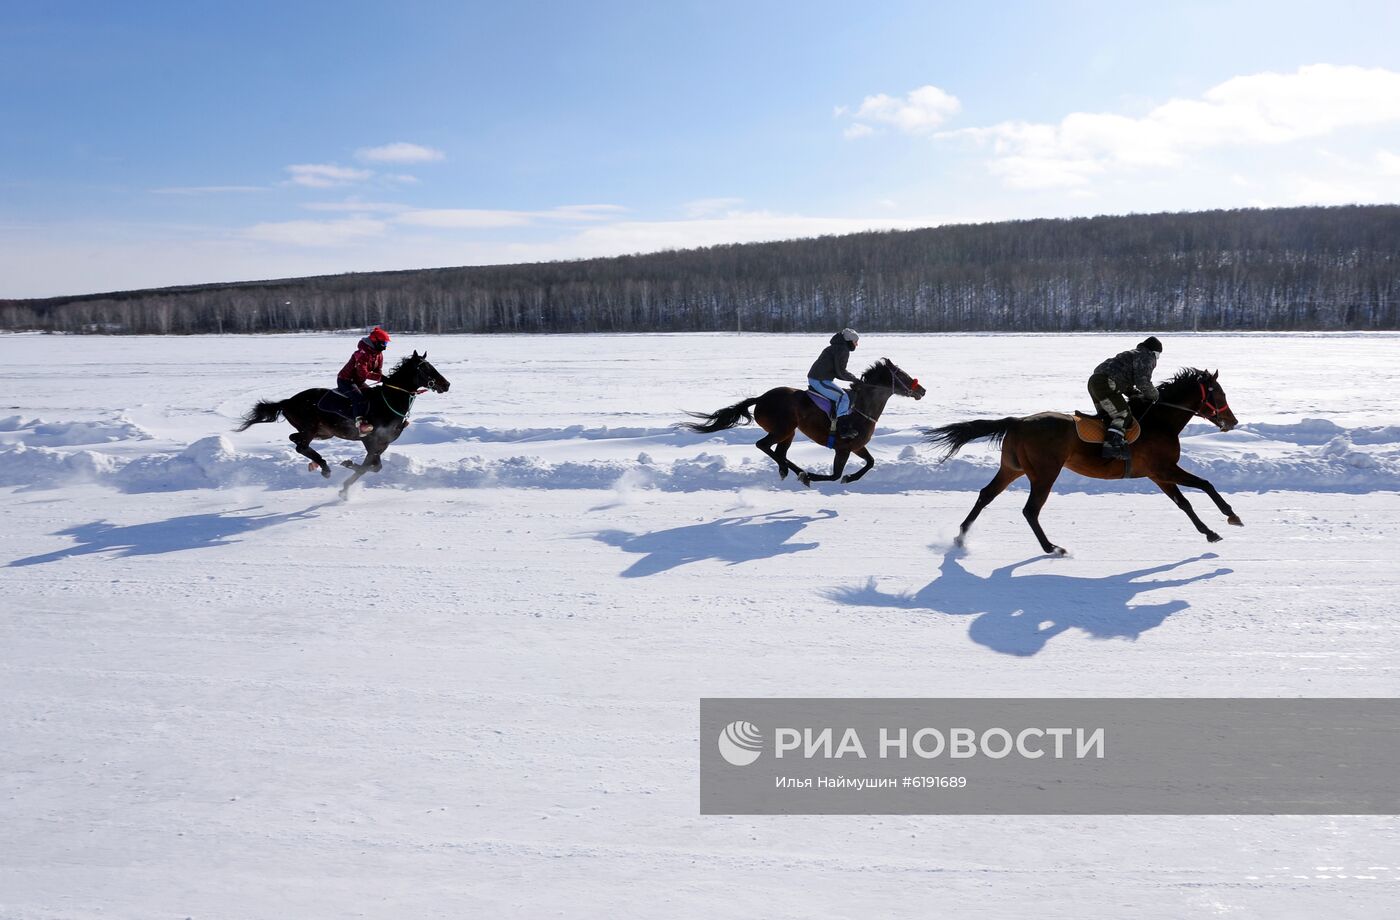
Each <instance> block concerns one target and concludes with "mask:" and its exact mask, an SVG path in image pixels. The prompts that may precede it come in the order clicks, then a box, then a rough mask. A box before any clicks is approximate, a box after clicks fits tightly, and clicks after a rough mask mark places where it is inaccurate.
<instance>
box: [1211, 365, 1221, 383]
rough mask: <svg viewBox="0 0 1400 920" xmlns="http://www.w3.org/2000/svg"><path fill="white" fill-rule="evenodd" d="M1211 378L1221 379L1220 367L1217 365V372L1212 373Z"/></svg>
mask: <svg viewBox="0 0 1400 920" xmlns="http://www.w3.org/2000/svg"><path fill="white" fill-rule="evenodd" d="M1210 379H1211V380H1219V379H1220V368H1218V367H1217V368H1216V369H1215V372H1214V373H1212V374H1211V375H1210Z"/></svg>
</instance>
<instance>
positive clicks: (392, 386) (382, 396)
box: [375, 364, 429, 418]
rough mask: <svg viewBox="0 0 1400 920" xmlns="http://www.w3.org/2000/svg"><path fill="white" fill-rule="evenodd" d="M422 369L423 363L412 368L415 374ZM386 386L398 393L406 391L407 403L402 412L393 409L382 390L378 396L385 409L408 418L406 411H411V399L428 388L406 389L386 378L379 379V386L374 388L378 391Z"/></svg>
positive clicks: (400, 416)
mask: <svg viewBox="0 0 1400 920" xmlns="http://www.w3.org/2000/svg"><path fill="white" fill-rule="evenodd" d="M422 370H423V365H422V364H419V365H418V366H417V367H415V368H414V373H415V374H416V373H418V372H420V371H422ZM386 388H387V389H390V390H398V391H399V392H400V393H407V394H408V405H407V406H405V407H404V410H403V411H402V412H400V411H399V410H398V409H395V408H394V407H393V406H392V405H391V404H390V403H389V397H388V395H387V394H385V393H383V392H380V394H379V398H380V399H382V400H384V407H385V408H386V409H388V410H389V411H390V412H392V413H394V414H395V415H397V416H398V417H399V418H408V413H410V412H412V411H413V401H414V400H415V399H417V398H418V396H419V394H421V393H426V392H428V389H429V388H428V387H422V388H419V389H416V390H407V389H404V388H403V387H401V386H396V385H395V384H392V383H390V382H389V381H387V380H381V381H380V382H379V386H377V387H375V389H376V390H379V391H382V390H384V389H386Z"/></svg>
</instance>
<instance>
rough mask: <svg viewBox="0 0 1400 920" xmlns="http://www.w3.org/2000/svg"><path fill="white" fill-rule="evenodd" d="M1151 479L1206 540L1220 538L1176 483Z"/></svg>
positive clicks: (1216, 541)
mask: <svg viewBox="0 0 1400 920" xmlns="http://www.w3.org/2000/svg"><path fill="white" fill-rule="evenodd" d="M1152 481H1153V482H1155V483H1157V488H1159V489H1161V490H1162V491H1163V492H1165V493H1167V498H1170V499H1171V500H1172V501H1173V502H1175V503H1176V506H1177V507H1178V508H1180V509H1181V510H1182V511H1185V512H1186V516H1187V517H1189V518H1190V519H1191V523H1192V524H1195V525H1196V529H1197V530H1199V531H1200V532H1201V533H1203V534H1205V535H1206V539H1207V540H1209V541H1210V542H1212V543H1219V542H1220V540H1221V539H1222V537H1221V536H1220V534H1218V533H1216V532H1215V531H1213V530H1211V529H1210V528H1209V527H1207V526H1206V525H1205V522H1204V521H1202V520H1201V519H1200V517H1199V516H1198V515H1197V514H1196V509H1195V508H1192V507H1191V503H1190V502H1189V501H1187V500H1186V496H1185V495H1182V494H1181V489H1180V488H1178V487H1177V485H1176V483H1174V482H1167V481H1165V480H1162V479H1154V480H1152Z"/></svg>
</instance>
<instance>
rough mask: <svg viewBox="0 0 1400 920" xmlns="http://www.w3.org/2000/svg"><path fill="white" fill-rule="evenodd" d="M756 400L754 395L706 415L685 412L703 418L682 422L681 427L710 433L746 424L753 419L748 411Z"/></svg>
mask: <svg viewBox="0 0 1400 920" xmlns="http://www.w3.org/2000/svg"><path fill="white" fill-rule="evenodd" d="M756 402H758V397H757V396H754V397H751V398H749V399H746V400H744V401H743V402H736V403H735V404H734V405H732V406H725V407H724V408H723V409H720V410H719V411H717V412H711V413H710V414H708V415H706V414H705V413H704V412H687V413H686V415H689V416H693V417H694V418H698V419H703V421H699V422H682V423H681V427H682V428H687V429H689V430H691V431H693V432H695V433H696V434H710V433H711V432H714V431H724V430H725V429H726V428H733V427H734V426H735V425H741V424H746V423H748V422H752V421H753V415H751V414H750V413H749V408H750V407H751V406H752V405H753V404H754V403H756Z"/></svg>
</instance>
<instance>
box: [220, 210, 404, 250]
mask: <svg viewBox="0 0 1400 920" xmlns="http://www.w3.org/2000/svg"><path fill="white" fill-rule="evenodd" d="M385 226H386V225H385V223H384V222H383V221H380V220H374V219H373V218H369V217H347V218H345V219H343V220H284V221H277V222H272V223H263V224H254V225H253V226H251V227H249V228H248V229H247V230H245V231H243V236H244V237H246V238H247V239H250V240H257V241H259V242H264V243H279V244H283V245H288V246H319V247H331V246H344V245H346V244H348V243H355V242H359V241H361V240H366V239H372V238H374V237H378V236H383V235H384V230H385Z"/></svg>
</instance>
